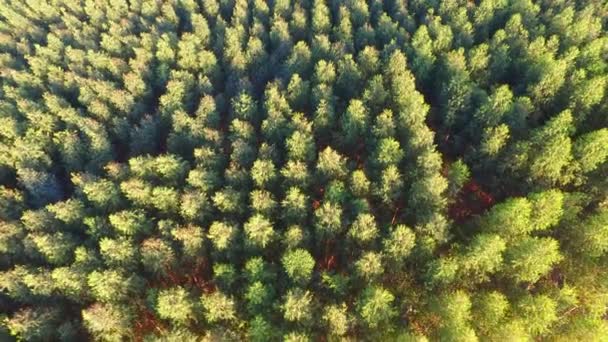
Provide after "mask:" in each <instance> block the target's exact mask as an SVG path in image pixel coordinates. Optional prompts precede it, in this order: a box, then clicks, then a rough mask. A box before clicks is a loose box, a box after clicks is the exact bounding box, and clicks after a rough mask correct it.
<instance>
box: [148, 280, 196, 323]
mask: <svg viewBox="0 0 608 342" xmlns="http://www.w3.org/2000/svg"><path fill="white" fill-rule="evenodd" d="M156 311H157V312H158V316H159V317H160V318H163V319H167V320H170V321H172V322H174V323H176V324H178V325H185V324H188V322H189V321H190V320H192V319H196V317H195V311H194V301H193V300H192V299H191V298H190V296H189V294H188V291H186V290H185V289H184V288H182V287H175V288H170V289H166V290H162V291H160V292H159V293H158V299H157V303H156Z"/></svg>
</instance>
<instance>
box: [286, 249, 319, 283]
mask: <svg viewBox="0 0 608 342" xmlns="http://www.w3.org/2000/svg"><path fill="white" fill-rule="evenodd" d="M281 261H282V262H283V268H284V269H285V272H287V275H289V278H290V279H291V280H293V281H294V282H295V283H306V282H308V281H310V278H311V276H312V270H313V268H314V267H315V260H314V259H313V257H312V255H310V253H308V251H306V250H305V249H294V250H291V251H289V252H287V253H286V254H285V255H283V258H282V259H281Z"/></svg>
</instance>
